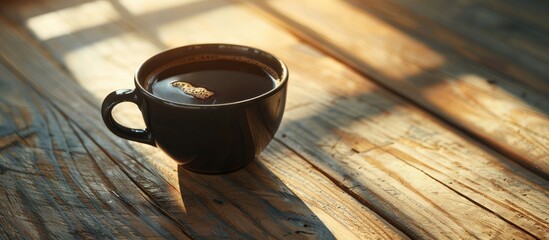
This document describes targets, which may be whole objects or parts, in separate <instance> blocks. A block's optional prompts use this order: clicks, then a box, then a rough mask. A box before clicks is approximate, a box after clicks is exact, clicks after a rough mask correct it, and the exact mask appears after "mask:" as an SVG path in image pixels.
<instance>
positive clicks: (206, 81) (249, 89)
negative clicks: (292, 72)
mask: <svg viewBox="0 0 549 240" xmlns="http://www.w3.org/2000/svg"><path fill="white" fill-rule="evenodd" d="M276 84H277V79H276V78H275V77H273V76H272V75H271V74H269V73H268V72H267V71H265V69H264V68H262V67H260V66H259V65H256V64H251V63H248V62H243V61H234V60H227V59H220V60H209V61H198V62H184V63H181V64H171V65H170V66H169V67H164V69H162V70H160V71H157V72H155V73H154V74H151V75H150V76H149V77H147V80H146V82H145V88H146V90H147V91H149V92H151V93H152V94H153V95H155V96H156V97H159V98H162V99H165V100H169V101H172V102H176V103H186V104H205V105H211V104H223V103H231V102H238V101H242V100H246V99H250V98H253V97H256V96H259V95H261V94H264V93H266V92H268V91H269V90H271V89H273V88H275V87H276ZM193 88H194V89H193ZM195 89H199V90H201V91H202V92H204V91H209V92H211V94H206V95H197V94H193V93H194V92H196V90H195ZM204 96H207V97H204Z"/></svg>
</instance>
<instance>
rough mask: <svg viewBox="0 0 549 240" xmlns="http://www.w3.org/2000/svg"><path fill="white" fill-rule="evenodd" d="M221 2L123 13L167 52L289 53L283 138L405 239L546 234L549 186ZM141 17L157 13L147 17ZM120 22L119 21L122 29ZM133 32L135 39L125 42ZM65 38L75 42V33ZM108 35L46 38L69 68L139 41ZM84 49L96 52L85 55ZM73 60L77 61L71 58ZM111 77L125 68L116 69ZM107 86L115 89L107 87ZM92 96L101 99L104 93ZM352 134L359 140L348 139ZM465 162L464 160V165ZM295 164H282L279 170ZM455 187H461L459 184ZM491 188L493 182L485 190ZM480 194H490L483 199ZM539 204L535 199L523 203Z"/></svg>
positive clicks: (127, 6) (167, 4) (135, 7)
mask: <svg viewBox="0 0 549 240" xmlns="http://www.w3.org/2000/svg"><path fill="white" fill-rule="evenodd" d="M187 4H190V6H189V5H187ZM216 4H220V5H222V7H215V8H213V9H215V10H209V11H206V10H204V9H205V7H204V6H203V5H200V6H201V9H203V10H202V11H198V12H195V13H194V14H193V15H192V16H189V17H187V18H185V17H182V18H180V19H175V20H174V19H173V17H166V16H164V15H165V14H162V13H164V12H163V10H165V9H171V8H174V7H177V8H179V7H190V8H189V9H188V11H192V6H197V5H194V2H190V1H156V2H155V3H154V4H152V3H147V2H144V1H142V2H140V1H128V2H123V5H122V6H119V7H123V8H124V10H123V11H124V12H128V13H131V14H132V16H133V18H131V17H130V18H125V19H126V20H127V21H133V20H132V19H138V21H139V23H140V24H135V23H134V24H129V25H131V26H135V25H139V26H140V27H141V28H145V30H140V31H146V32H155V38H156V39H158V40H159V41H161V43H162V44H165V45H166V46H168V47H174V46H177V45H182V44H191V43H199V42H212V41H223V42H232V43H240V44H246V45H254V46H257V47H260V48H264V49H266V50H268V51H270V52H273V53H276V55H279V56H281V57H282V59H284V60H285V61H286V62H287V63H288V64H289V66H290V69H291V75H292V79H291V80H290V81H291V83H290V84H291V87H290V97H289V99H288V100H289V103H288V111H287V114H286V120H285V123H283V127H282V129H281V130H280V133H281V134H280V135H279V136H278V139H279V141H281V142H282V143H284V144H290V145H291V146H292V148H294V149H295V150H296V151H298V153H299V154H300V155H302V156H305V157H306V160H307V161H309V162H311V163H312V164H313V168H314V169H315V170H316V169H319V170H321V171H322V172H323V173H324V174H326V175H327V176H328V177H329V178H330V180H331V181H334V182H335V183H336V184H337V185H338V186H341V187H343V188H344V189H345V190H346V191H348V192H349V193H351V194H353V196H354V197H356V199H357V200H359V201H360V202H361V203H364V204H366V205H368V206H369V207H371V208H373V209H375V210H376V212H378V213H379V214H381V215H382V216H384V217H385V218H386V219H388V220H389V221H390V222H391V223H393V224H395V225H397V226H398V227H399V228H400V229H402V230H403V231H404V232H405V233H406V234H409V235H410V236H412V237H424V238H427V237H432V238H434V237H439V238H441V237H456V236H460V237H461V236H463V237H466V236H467V237H473V236H476V237H481V238H488V237H494V238H497V237H501V238H512V237H521V238H529V237H531V235H529V233H527V232H530V234H533V235H536V234H539V233H540V230H539V229H538V230H536V229H535V225H536V224H537V226H541V228H542V229H543V228H544V227H546V225H547V224H546V223H545V222H544V220H543V219H544V217H546V216H547V212H546V210H545V209H546V202H547V201H546V199H547V196H546V191H545V189H544V188H543V187H541V186H547V182H546V181H545V180H543V179H541V178H539V177H538V176H536V175H533V174H531V173H530V172H528V171H526V170H524V169H523V168H521V167H520V166H517V165H516V164H514V163H513V162H511V161H509V160H508V159H507V158H505V157H502V156H500V155H498V154H497V153H494V152H491V151H490V150H487V149H484V148H482V147H478V146H476V145H475V144H474V143H470V141H471V139H467V138H465V137H462V136H459V135H458V134H456V133H453V132H452V131H453V130H452V129H451V128H448V127H447V126H445V125H444V124H441V123H439V122H437V121H436V120H434V119H433V118H432V117H430V116H429V115H427V114H424V113H422V112H421V111H420V110H418V109H417V108H415V107H414V106H412V105H410V104H408V103H406V102H405V101H402V100H401V99H399V98H397V97H395V96H394V95H392V94H390V93H387V92H386V91H384V90H382V89H380V88H379V87H377V86H375V85H373V84H372V83H370V82H369V81H368V80H367V79H366V78H364V77H363V76H361V75H359V74H357V73H356V72H354V71H352V70H351V69H349V68H348V67H347V66H345V65H343V64H341V63H338V62H337V61H334V59H332V58H330V57H328V56H326V55H325V54H323V53H320V52H318V51H316V50H314V49H313V48H311V47H310V46H308V45H307V44H305V43H303V42H300V41H299V39H296V38H294V37H292V36H290V35H289V34H288V33H287V32H285V31H283V30H281V29H280V28H277V27H274V26H273V25H271V24H270V23H269V22H266V21H264V20H262V19H261V18H260V17H259V16H258V15H256V14H254V13H253V12H250V11H248V9H245V8H243V7H242V6H240V5H238V4H230V2H229V3H228V2H224V1H223V2H222V1H218V2H216ZM208 9H211V7H210V8H208ZM14 11H15V10H14ZM121 12H122V10H121ZM142 15H144V16H152V17H149V18H143V17H141V16H142ZM96 17H101V15H96ZM166 18H168V19H169V20H166ZM220 23H223V24H220ZM57 24H63V25H71V24H76V25H77V24H78V22H77V21H76V19H73V18H67V19H65V20H63V21H60V22H56V23H55V25H57ZM119 24H120V23H114V26H118V25H119ZM47 26H48V25H45V26H43V27H47ZM112 26H113V25H108V26H105V27H108V28H110V27H112ZM100 28H101V27H98V28H96V29H100ZM29 30H30V31H31V32H32V31H33V30H32V29H29ZM182 32H184V33H185V34H181V33H182ZM86 34H88V33H86V29H84V30H81V31H77V32H73V33H72V35H70V37H71V38H74V41H78V39H79V38H84V40H82V41H84V42H86V40H85V37H84V36H86ZM128 35H133V33H130V34H126V35H125V36H128ZM63 37H67V38H65V39H68V38H69V35H67V36H63ZM57 39H59V38H57ZM101 39H109V40H108V42H109V44H107V43H105V41H98V42H94V43H93V44H89V43H88V44H82V46H81V47H80V48H81V49H80V50H78V51H76V53H75V51H67V50H65V49H64V48H63V45H53V44H50V43H49V42H48V41H47V40H46V41H45V42H44V44H45V46H46V47H47V48H48V49H49V50H51V51H52V53H53V55H54V56H56V57H57V58H58V59H59V61H61V62H62V63H63V64H64V65H65V66H70V63H69V62H72V61H75V62H76V61H78V59H83V58H85V57H90V56H89V55H88V56H87V55H86V54H82V55H80V56H79V57H74V56H78V53H79V52H81V51H94V50H96V51H99V49H108V47H107V46H108V45H115V46H125V45H132V44H131V42H132V41H128V38H122V39H120V38H117V37H116V36H115V37H113V36H108V37H106V36H104V37H101ZM273 39H275V40H276V41H273ZM139 41H141V40H139ZM86 48H89V49H88V50H84V49H86ZM118 49H119V50H120V52H122V53H123V54H120V56H117V57H120V58H127V59H129V58H132V56H133V55H134V54H137V56H138V57H139V54H140V53H139V51H137V50H138V49H133V48H131V47H128V48H125V47H120V48H118ZM124 49H132V51H123V50H124ZM102 51H105V52H106V51H107V50H102ZM67 55H71V56H73V57H72V58H71V59H68V58H67ZM92 56H93V55H92ZM109 56H110V55H107V54H105V55H104V56H102V57H101V58H98V59H95V61H106V60H105V59H104V58H108V57H109ZM304 63H307V64H304ZM68 70H69V71H70V72H71V73H72V74H73V75H75V76H79V71H82V70H80V69H79V68H78V67H73V68H70V67H69V68H68ZM110 71H113V72H116V71H121V70H117V69H116V68H110V69H109V72H110ZM128 71H129V70H128ZM326 79H329V80H330V81H327V80H326ZM80 81H82V80H79V82H80ZM102 84H107V85H108V84H109V82H108V81H105V82H102ZM93 94H95V95H97V96H101V93H99V91H94V92H93ZM331 105H334V106H333V107H330V106H331ZM346 133H354V134H355V135H356V136H352V137H349V134H346ZM341 136H346V137H341ZM342 138H344V139H343V140H341V139H342ZM431 138H432V139H431ZM360 139H366V140H360ZM357 141H358V143H357ZM384 145H387V146H390V147H393V146H394V149H393V148H390V149H389V150H391V151H385V152H388V153H385V152H379V150H378V151H372V153H376V156H375V157H371V156H368V155H367V154H368V151H367V150H368V149H369V148H370V147H369V146H375V147H374V149H376V148H380V149H382V148H381V147H382V146H384ZM357 151H358V153H357ZM363 151H365V152H363ZM378 155H379V156H380V157H379V159H378V157H377V156H378ZM410 156H412V157H410ZM462 158H463V159H464V160H463V161H462V162H460V160H461V159H462ZM153 159H154V158H151V160H153ZM145 160H146V159H145ZM291 162H292V161H289V162H286V163H283V164H282V165H280V166H281V169H285V168H286V167H285V166H284V164H288V163H291ZM475 162H476V163H477V165H475V166H480V167H481V169H483V171H482V172H479V173H476V171H477V169H468V168H465V169H464V168H460V167H459V166H461V165H464V166H467V164H473V163H475ZM302 164H304V163H299V164H298V165H302ZM458 170H459V171H458ZM462 171H463V172H464V173H466V174H463V173H462ZM437 172H439V173H438V174H437ZM372 173H374V174H372ZM298 175H303V172H301V171H299V172H297V171H289V172H288V176H298ZM281 179H282V177H281ZM484 179H490V180H489V181H488V180H484ZM477 180H483V182H482V184H480V185H477V184H473V183H475V182H476V181H477ZM283 181H284V180H283ZM506 181H512V182H513V183H514V184H515V185H514V186H515V188H513V189H514V190H515V189H518V190H521V191H524V190H526V191H528V199H526V196H522V195H514V194H502V193H501V189H505V188H506V186H507V182H506ZM298 182H299V181H298ZM454 182H455V183H456V185H457V186H458V187H452V186H453V183H454ZM485 182H490V184H488V185H487V186H484V185H483V184H484V183H485ZM303 189H306V188H303ZM465 189H472V190H469V191H465ZM473 190H482V194H479V193H478V192H475V191H473ZM182 192H183V190H182ZM462 192H463V193H462ZM200 194H202V193H200ZM309 195H310V193H306V194H304V196H309ZM320 199H321V200H322V199H323V198H320ZM531 199H534V200H535V201H534V202H532V203H531V204H530V203H528V204H526V203H525V202H526V201H527V200H531ZM315 200H316V201H318V200H319V199H315ZM304 201H305V200H304ZM507 201H513V202H516V203H519V205H517V206H507V205H506V204H504V203H506V202H507ZM210 204H211V203H210ZM212 205H213V204H212ZM311 209H312V210H314V208H312V207H311ZM494 212H496V213H494ZM518 214H523V215H524V216H527V217H524V219H526V220H523V222H521V221H522V220H517V219H518V217H517V216H518ZM321 216H322V214H321ZM335 216H339V215H337V214H335ZM539 216H541V220H540V219H539ZM319 217H320V216H319ZM323 221H324V220H323ZM325 223H326V222H325ZM342 225H343V224H342ZM330 229H332V228H330ZM524 229H525V230H524ZM531 232H533V233H531Z"/></svg>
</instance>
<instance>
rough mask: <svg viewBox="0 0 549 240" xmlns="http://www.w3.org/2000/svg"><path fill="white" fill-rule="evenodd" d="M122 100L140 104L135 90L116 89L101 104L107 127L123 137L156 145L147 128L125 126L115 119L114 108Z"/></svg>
mask: <svg viewBox="0 0 549 240" xmlns="http://www.w3.org/2000/svg"><path fill="white" fill-rule="evenodd" d="M122 102H132V103H134V104H136V105H138V106H139V102H138V97H137V94H136V93H135V90H131V89H123V90H116V91H114V92H112V93H110V94H109V95H108V96H107V97H105V100H103V104H102V105H101V116H102V117H103V122H105V125H107V128H109V130H111V132H113V133H114V134H115V135H117V136H119V137H121V138H125V139H128V140H131V141H136V142H140V143H146V144H149V145H152V146H156V144H155V142H154V139H153V136H152V134H151V133H150V132H149V131H148V130H147V129H135V128H128V127H124V126H122V125H121V124H120V123H118V122H116V120H114V118H113V117H112V109H113V108H114V106H116V105H117V104H119V103H122Z"/></svg>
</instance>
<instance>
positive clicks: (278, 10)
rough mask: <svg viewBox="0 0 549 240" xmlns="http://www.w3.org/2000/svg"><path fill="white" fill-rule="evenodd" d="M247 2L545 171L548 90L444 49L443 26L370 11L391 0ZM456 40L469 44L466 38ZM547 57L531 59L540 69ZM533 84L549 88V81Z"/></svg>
mask: <svg viewBox="0 0 549 240" xmlns="http://www.w3.org/2000/svg"><path fill="white" fill-rule="evenodd" d="M251 2H253V4H254V6H257V7H258V9H260V10H262V11H263V12H264V13H265V14H268V15H269V16H270V17H272V18H274V19H275V20H277V21H278V22H279V23H281V24H283V25H284V26H286V28H287V29H289V30H290V31H292V32H294V33H295V34H297V35H299V36H300V37H302V38H304V39H307V41H310V42H311V43H312V44H314V45H315V46H316V47H318V48H321V49H322V50H324V51H327V52H329V53H330V54H331V55H333V56H335V57H337V58H338V59H340V60H341V61H343V62H345V63H347V64H349V65H351V66H353V67H354V68H355V69H357V70H358V71H360V72H362V73H364V74H367V75H369V76H372V77H373V78H374V79H377V82H378V83H380V84H382V85H384V86H386V87H388V88H390V89H391V90H392V91H394V92H397V93H398V94H401V95H402V96H405V97H407V99H408V100H410V101H413V102H415V103H417V104H419V105H420V106H423V107H425V108H426V109H428V110H429V111H431V112H433V113H435V114H436V115H438V116H440V117H442V118H444V119H445V120H447V121H449V122H450V123H452V124H454V125H456V126H458V127H459V128H460V129H463V130H465V131H466V132H468V133H472V134H474V135H475V136H476V137H479V138H480V139H481V140H482V141H484V142H486V143H488V144H489V145H491V146H492V147H495V148H496V149H498V150H499V151H501V152H502V153H504V154H507V155H509V156H510V157H512V158H513V159H516V160H517V162H519V163H521V164H523V165H525V166H527V167H529V168H530V169H532V170H534V171H536V172H538V173H539V174H541V175H542V176H543V177H545V178H547V177H548V176H549V148H548V146H549V127H548V126H549V117H548V116H547V114H548V113H549V97H548V96H549V94H548V93H549V92H547V91H545V93H540V92H537V91H535V90H532V89H531V88H530V87H528V86H526V85H524V84H521V83H520V82H517V81H514V80H513V79H512V78H509V77H507V76H504V75H500V74H498V73H496V72H493V71H491V70H490V69H488V68H486V67H483V65H482V64H480V63H479V61H477V62H469V61H465V60H464V59H462V58H460V57H459V55H458V54H455V53H453V52H452V51H447V50H446V48H445V47H444V44H446V43H447V42H449V40H450V39H449V38H448V37H445V36H444V34H446V32H447V30H444V29H442V28H435V29H429V28H427V29H422V27H423V25H422V23H421V22H416V19H414V18H411V17H409V16H408V15H406V14H402V15H401V14H399V13H400V12H396V13H394V12H390V10H393V9H395V8H391V9H390V10H389V11H384V12H383V13H386V15H382V16H378V14H381V13H376V11H373V10H371V9H372V8H381V9H383V8H384V7H388V6H390V5H388V4H384V3H385V1H355V0H349V1H336V0H326V1H323V4H315V2H314V1H301V2H299V3H298V2H295V1H251ZM371 5H373V6H371ZM395 10H396V9H395ZM372 12H373V13H372ZM341 13H345V14H341ZM386 18H387V19H388V20H386ZM429 30H431V31H434V32H430V33H429V34H430V35H431V36H434V37H432V38H431V39H428V38H426V37H422V36H421V35H420V34H419V33H420V32H422V31H429ZM437 30H440V32H437ZM438 36H441V37H438ZM437 37H438V39H437ZM433 40H438V41H433ZM450 43H451V42H450ZM450 45H451V44H450ZM459 47H460V48H458V49H457V50H458V51H460V50H461V51H468V50H465V48H467V47H468V45H464V46H459ZM508 49H511V47H509V48H508ZM540 50H541V49H540ZM470 54H472V53H470ZM482 54H486V51H484V52H482V53H481V54H479V57H482V56H481V55H482ZM528 56H529V55H528ZM498 60H499V59H498ZM503 61H505V60H503ZM518 61H519V60H516V61H515V62H510V63H509V65H513V64H515V65H516V62H518ZM547 64H548V63H547V62H545V63H543V64H538V65H541V66H543V69H544V70H547V69H549V68H547V67H546V66H547ZM518 66H520V65H518ZM547 76H548V75H545V77H547ZM538 83H539V84H542V83H543V86H544V88H543V89H545V90H547V89H549V81H543V82H541V80H540V82H538ZM540 89H542V88H541V87H540ZM543 89H542V90H543Z"/></svg>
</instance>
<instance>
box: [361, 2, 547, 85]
mask: <svg viewBox="0 0 549 240" xmlns="http://www.w3.org/2000/svg"><path fill="white" fill-rule="evenodd" d="M363 3H367V2H363ZM503 5H506V3H503V2H499V4H497V5H496V4H493V3H492V4H484V3H483V2H482V1H462V2H459V3H458V2H455V1H448V2H444V1H435V2H429V3H428V2H425V1H422V2H419V3H411V2H409V1H400V0H396V1H386V2H383V3H381V4H370V5H369V6H370V7H371V9H375V10H374V11H375V12H377V13H378V14H379V15H385V16H387V15H388V16H391V17H388V18H387V19H389V21H394V20H396V24H398V25H401V26H409V25H410V24H409V22H414V23H415V25H416V26H417V25H421V26H422V27H421V28H416V27H413V30H412V31H414V32H416V33H418V34H421V35H422V36H423V37H424V38H426V39H429V38H433V39H434V40H435V41H436V42H437V43H439V44H441V45H447V46H451V47H452V48H454V49H456V50H457V53H458V54H460V55H463V56H465V57H467V58H469V59H471V60H473V61H475V62H477V63H479V64H481V65H484V66H486V67H487V68H489V69H491V70H493V71H495V72H501V73H504V74H507V75H509V76H511V77H513V78H514V80H517V81H520V82H523V83H525V84H528V85H529V86H531V87H533V88H534V89H536V90H541V91H543V92H544V93H548V91H547V90H548V87H549V84H548V78H547V75H548V73H549V72H548V70H547V68H546V67H545V66H546V65H547V64H548V62H549V55H547V54H546V52H548V51H549V49H547V47H546V45H547V44H548V43H549V32H548V31H547V30H545V29H544V28H543V27H541V26H538V25H537V24H531V23H529V22H528V21H520V20H518V19H516V18H513V17H511V16H508V15H507V14H505V12H501V11H497V10H496V9H495V8H496V6H503ZM528 5H529V4H523V5H521V6H520V7H519V6H515V9H516V10H520V9H522V7H524V6H528ZM530 5H536V4H535V3H530ZM537 5H538V6H542V5H543V4H541V3H539V4H537ZM442 9H451V11H441V10H442ZM442 12H444V14H441V13H442ZM516 12H520V11H516ZM538 20H539V21H540V22H544V21H546V20H547V18H546V19H545V20H542V18H538ZM433 33H436V34H433Z"/></svg>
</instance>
